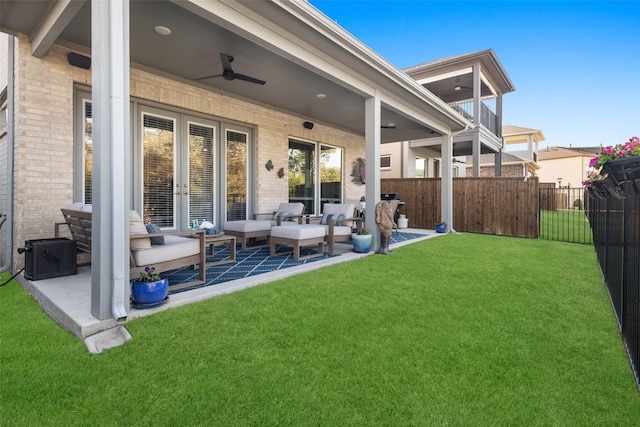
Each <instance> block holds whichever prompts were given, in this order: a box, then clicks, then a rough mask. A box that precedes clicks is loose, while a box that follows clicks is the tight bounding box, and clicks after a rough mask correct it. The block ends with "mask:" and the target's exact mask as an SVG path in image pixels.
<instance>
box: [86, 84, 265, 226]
mask: <svg viewBox="0 0 640 427" xmlns="http://www.w3.org/2000/svg"><path fill="white" fill-rule="evenodd" d="M75 102H76V104H75V109H76V114H77V115H76V123H75V126H76V145H75V150H74V156H75V162H74V163H75V165H76V166H75V167H76V171H75V176H76V179H75V180H74V199H75V200H78V201H83V202H84V203H91V202H92V199H91V189H92V170H93V137H92V136H93V135H92V129H93V114H92V105H91V94H90V92H87V91H84V90H79V91H78V92H76V100H75ZM131 111H132V120H131V129H132V134H133V138H132V143H131V163H130V164H127V165H123V167H130V168H131V170H132V174H131V176H132V183H131V185H132V187H131V204H132V207H133V209H135V210H138V211H140V212H142V213H143V216H144V219H145V220H146V221H148V222H152V223H154V224H157V225H158V226H160V227H161V228H163V229H177V230H183V229H186V228H189V227H190V226H191V224H192V221H193V220H196V219H197V220H198V221H200V222H201V221H202V220H207V221H210V222H212V223H213V224H214V226H215V227H216V228H222V227H223V226H224V222H225V221H228V220H236V219H246V218H248V217H249V216H250V213H251V212H252V206H253V205H254V203H255V200H254V198H253V196H254V194H255V187H254V181H255V179H256V176H255V167H252V166H250V165H254V164H255V159H254V157H253V149H252V147H253V131H252V129H251V128H250V127H247V126H242V125H240V124H230V123H226V122H224V121H223V120H216V119H215V118H211V119H208V118H204V117H196V116H193V115H190V114H187V113H186V112H184V111H180V110H178V109H171V107H167V108H164V107H151V106H149V105H146V104H143V103H140V102H139V101H137V100H132V106H131Z"/></svg>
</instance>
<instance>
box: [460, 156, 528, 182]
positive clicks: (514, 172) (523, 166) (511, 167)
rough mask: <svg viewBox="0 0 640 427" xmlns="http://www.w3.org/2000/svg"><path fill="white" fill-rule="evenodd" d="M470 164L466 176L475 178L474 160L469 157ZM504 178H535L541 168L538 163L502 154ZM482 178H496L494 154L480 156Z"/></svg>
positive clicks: (467, 165) (467, 166)
mask: <svg viewBox="0 0 640 427" xmlns="http://www.w3.org/2000/svg"><path fill="white" fill-rule="evenodd" d="M467 159H468V160H470V163H467V164H466V169H467V174H466V176H468V177H471V176H473V158H472V157H467ZM501 163H502V176H505V177H510V178H517V177H529V176H535V175H536V171H537V170H538V169H540V166H538V165H537V164H536V162H534V161H532V160H529V159H523V158H522V157H519V156H516V155H514V154H511V153H502V158H501ZM480 176H482V177H489V176H495V156H494V155H493V154H483V155H481V156H480Z"/></svg>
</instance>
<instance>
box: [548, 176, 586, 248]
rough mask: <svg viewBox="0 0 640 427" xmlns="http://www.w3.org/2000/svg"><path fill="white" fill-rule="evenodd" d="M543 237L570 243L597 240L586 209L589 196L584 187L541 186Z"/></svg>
mask: <svg viewBox="0 0 640 427" xmlns="http://www.w3.org/2000/svg"><path fill="white" fill-rule="evenodd" d="M539 192H540V197H539V203H540V206H539V210H540V215H539V222H540V223H539V229H540V238H541V239H545V240H558V241H562V242H569V243H587V244H591V243H592V242H593V237H592V234H591V227H590V226H589V219H588V217H587V214H586V211H585V205H588V203H589V199H588V196H587V194H586V192H585V191H584V188H583V187H580V188H570V187H560V188H557V187H556V186H555V185H554V184H544V183H541V184H540V187H539Z"/></svg>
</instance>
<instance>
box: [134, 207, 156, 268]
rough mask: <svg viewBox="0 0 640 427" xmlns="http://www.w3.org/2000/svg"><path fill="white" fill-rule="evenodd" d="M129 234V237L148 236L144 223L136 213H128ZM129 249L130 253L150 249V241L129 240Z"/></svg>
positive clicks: (147, 239)
mask: <svg viewBox="0 0 640 427" xmlns="http://www.w3.org/2000/svg"><path fill="white" fill-rule="evenodd" d="M129 234H130V235H131V236H138V235H141V234H144V235H148V234H149V233H147V227H145V225H144V222H142V218H140V215H139V214H138V212H136V211H129ZM129 247H130V249H131V250H132V251H139V250H141V249H150V248H151V239H150V238H148V237H147V238H146V239H131V241H130V243H129ZM138 265H140V264H138ZM143 265H145V264H143Z"/></svg>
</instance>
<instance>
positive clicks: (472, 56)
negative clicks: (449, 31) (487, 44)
mask: <svg viewBox="0 0 640 427" xmlns="http://www.w3.org/2000/svg"><path fill="white" fill-rule="evenodd" d="M477 63H480V64H481V65H482V69H483V70H484V74H485V75H488V76H490V78H491V80H492V81H493V82H492V83H493V84H495V85H497V89H498V91H499V92H500V93H508V92H513V91H514V90H516V88H515V86H514V85H513V83H512V82H511V79H510V78H509V76H508V75H507V72H506V71H505V69H504V67H503V66H502V64H501V63H500V60H498V57H497V56H496V54H495V52H494V51H493V49H485V50H480V51H477V52H471V53H465V54H462V55H456V56H450V57H448V58H443V59H438V60H435V61H431V62H425V63H423V64H419V65H414V66H412V67H409V68H405V69H404V72H406V73H407V74H409V75H410V76H411V77H413V78H414V79H416V80H417V81H419V82H420V81H421V80H423V79H425V78H427V79H428V78H429V77H433V76H442V77H443V78H453V77H455V78H461V79H462V81H461V83H462V84H463V85H466V86H468V85H469V82H467V81H465V80H464V76H463V74H468V73H469V70H468V68H469V67H471V66H472V65H473V64H477ZM455 70H458V72H457V73H456V71H455ZM462 70H464V73H462ZM461 73H462V74H461ZM421 83H423V84H424V82H421Z"/></svg>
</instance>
